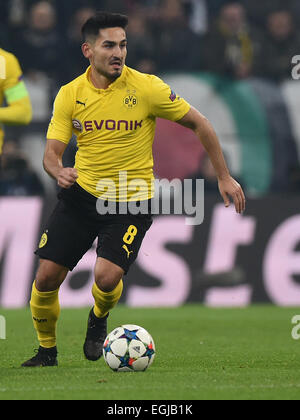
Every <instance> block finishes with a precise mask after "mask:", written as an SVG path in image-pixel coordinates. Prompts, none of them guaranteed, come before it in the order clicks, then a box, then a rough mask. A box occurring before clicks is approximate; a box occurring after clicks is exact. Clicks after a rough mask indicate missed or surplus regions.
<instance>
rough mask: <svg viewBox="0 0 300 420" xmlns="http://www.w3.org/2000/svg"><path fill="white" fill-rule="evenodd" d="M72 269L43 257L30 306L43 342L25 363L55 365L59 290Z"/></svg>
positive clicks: (36, 328)
mask: <svg viewBox="0 0 300 420" xmlns="http://www.w3.org/2000/svg"><path fill="white" fill-rule="evenodd" d="M68 272H69V269H68V268H65V267H62V266H60V265H58V264H56V263H54V262H52V261H48V260H41V261H40V266H39V269H38V272H37V275H36V279H35V281H34V283H33V286H32V292H31V300H30V309H31V314H32V320H33V325H34V328H35V330H36V332H37V336H38V340H39V343H40V347H39V351H38V353H37V354H36V356H34V357H33V358H32V359H30V360H28V361H27V362H25V363H23V365H22V366H23V367H36V366H56V365H57V348H56V325H57V321H58V318H59V315H60V305H59V298H58V292H59V288H60V286H61V284H62V283H63V281H64V280H65V278H66V276H67V274H68Z"/></svg>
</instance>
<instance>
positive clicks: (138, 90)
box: [23, 12, 245, 367]
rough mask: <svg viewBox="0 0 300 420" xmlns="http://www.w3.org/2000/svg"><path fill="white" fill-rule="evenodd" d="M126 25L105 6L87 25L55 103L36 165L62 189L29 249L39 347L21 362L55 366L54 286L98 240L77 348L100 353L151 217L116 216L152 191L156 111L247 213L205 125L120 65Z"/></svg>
mask: <svg viewBox="0 0 300 420" xmlns="http://www.w3.org/2000/svg"><path fill="white" fill-rule="evenodd" d="M127 23H128V19H127V17H126V16H123V15H117V14H108V13H104V12H98V13H97V14H96V15H95V16H94V17H92V18H90V19H89V20H88V21H87V22H86V23H85V25H84V26H83V29H82V33H83V39H84V43H83V45H82V51H83V54H84V56H85V57H86V58H87V59H88V60H89V61H90V66H89V67H88V69H87V71H86V73H85V74H83V75H81V76H79V77H78V78H77V79H75V80H74V81H72V82H71V83H69V84H67V85H65V86H63V87H62V88H61V90H60V91H59V93H58V95H57V97H56V100H55V105H54V112H53V117H52V120H51V122H50V125H49V130H48V133H47V145H46V150H45V156H44V167H45V170H46V171H47V172H48V174H49V175H50V176H51V177H53V178H54V179H55V180H56V181H57V183H58V185H59V186H60V187H61V188H62V189H61V192H60V193H59V202H58V204H57V207H56V208H55V210H54V213H53V215H52V216H51V218H50V220H49V223H48V225H47V227H46V230H45V232H44V234H43V236H42V239H41V242H40V245H39V249H38V251H37V255H38V256H39V257H40V266H39V269H38V272H37V275H36V278H35V281H34V283H33V288H32V295H31V301H30V307H31V312H32V317H33V322H34V326H35V329H36V331H37V335H38V339H39V343H40V347H39V350H38V352H37V354H36V355H35V356H34V357H33V358H32V359H30V360H28V361H27V362H25V363H24V364H23V366H24V367H35V366H56V365H57V347H56V324H57V320H58V318H59V313H60V306H59V298H58V294H59V288H60V286H61V284H62V283H63V281H64V280H65V278H66V275H67V274H68V272H69V271H70V270H73V269H74V267H75V266H76V264H77V263H78V261H79V260H80V259H81V258H82V256H83V255H84V254H85V253H86V252H87V251H88V249H89V248H91V246H92V244H93V243H94V241H95V239H96V238H98V247H97V260H96V264H95V282H94V285H93V289H92V294H93V297H94V300H95V305H94V307H93V308H92V309H91V311H90V313H89V318H88V326H87V333H86V338H85V342H84V354H85V357H86V358H87V359H88V360H92V361H96V360H98V359H99V358H100V357H101V355H102V348H103V342H104V339H105V337H106V335H107V317H108V315H109V312H110V311H111V310H112V309H113V307H114V306H115V305H116V304H117V302H118V301H119V299H120V297H121V294H122V289H123V280H122V279H123V277H124V275H125V274H127V273H128V270H129V268H130V266H131V264H132V263H133V262H134V261H135V259H136V257H137V254H138V251H139V249H140V246H141V243H142V240H143V238H144V236H145V234H146V232H147V230H148V229H149V228H150V226H151V223H152V216H151V213H148V214H141V213H140V214H137V215H134V214H133V213H132V212H127V213H126V214H123V211H121V207H122V206H121V204H122V203H128V202H130V203H132V202H135V204H136V206H138V205H140V206H141V207H143V206H144V207H145V203H146V206H147V205H149V203H150V199H151V198H152V197H153V189H152V183H153V170H152V168H153V157H152V143H153V138H154V132H155V120H156V118H157V117H161V118H165V119H169V120H172V121H176V122H178V123H179V124H182V125H184V126H185V127H189V128H191V129H192V130H194V132H195V133H196V134H197V136H198V137H199V139H200V140H201V141H202V143H203V145H204V147H205V148H206V150H207V152H208V154H209V156H210V158H211V160H212V163H213V165H214V167H215V169H216V173H217V176H218V179H219V187H220V192H221V194H222V196H223V198H224V201H225V205H226V206H229V204H230V197H232V198H233V199H234V202H235V207H236V211H237V212H238V213H242V212H243V211H244V209H245V197H244V193H243V191H242V188H241V186H240V185H239V184H238V183H237V182H236V181H235V180H234V179H233V178H232V177H231V176H230V174H229V171H228V168H227V166H226V163H225V160H224V157H223V153H222V150H221V147H220V144H219V141H218V139H217V136H216V134H215V132H214V130H213V128H212V126H211V125H210V123H209V122H208V121H207V120H206V119H205V118H204V117H203V116H202V115H201V114H200V113H199V112H198V111H197V110H196V109H194V108H192V107H191V106H190V105H189V104H188V103H187V102H186V101H185V100H184V99H182V98H180V97H178V96H177V95H176V94H175V93H174V92H172V90H171V89H170V87H169V86H167V85H166V84H165V83H164V82H163V81H162V80H161V79H159V78H158V77H155V76H153V75H147V74H142V73H139V72H137V71H135V70H133V69H131V68H129V67H127V66H126V65H125V59H126V54H127V40H126V32H125V29H126V27H127ZM174 42H176V40H174ZM72 133H75V135H76V136H77V143H78V152H77V155H76V164H75V168H64V167H63V164H62V156H63V154H64V151H65V149H66V146H67V144H68V142H69V141H70V138H71V136H72ZM124 173H126V176H124ZM120 174H122V176H120ZM141 180H142V182H141ZM137 184H138V185H139V186H140V188H138V189H136V185H137ZM112 186H115V188H112ZM137 190H138V191H137ZM97 199H98V200H97ZM99 203H101V204H102V205H100V206H99ZM103 203H104V204H105V203H106V204H108V203H109V204H111V203H117V204H116V207H117V212H116V214H114V213H113V212H108V214H103V213H102V212H101V211H100V212H99V211H97V209H98V210H99V208H103ZM110 208H111V207H110Z"/></svg>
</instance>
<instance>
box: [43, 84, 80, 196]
mask: <svg viewBox="0 0 300 420" xmlns="http://www.w3.org/2000/svg"><path fill="white" fill-rule="evenodd" d="M72 106H73V100H72V97H70V92H69V91H68V90H67V89H66V88H65V87H63V88H61V89H60V91H59V93H58V95H57V97H56V99H55V102H54V108H53V116H52V119H51V122H50V124H49V128H48V133H47V144H46V149H45V154H44V160H43V164H44V169H45V171H46V172H47V173H48V174H49V175H50V176H51V177H52V178H54V179H55V180H56V181H57V183H58V185H59V186H60V187H62V188H65V189H68V188H71V186H72V185H74V184H75V182H76V180H77V178H78V174H77V170H76V169H75V168H64V167H63V162H62V158H63V155H64V152H65V150H66V147H67V145H68V144H69V141H70V139H71V137H72V111H73V109H72Z"/></svg>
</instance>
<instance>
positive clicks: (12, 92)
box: [3, 54, 29, 105]
mask: <svg viewBox="0 0 300 420" xmlns="http://www.w3.org/2000/svg"><path fill="white" fill-rule="evenodd" d="M5 64H6V65H5V67H6V70H5V73H6V74H5V80H4V82H3V93H4V96H5V99H6V102H7V103H8V104H9V105H10V104H12V103H13V102H17V101H19V100H21V99H24V98H26V97H28V96H29V95H28V91H27V89H26V86H25V83H24V82H23V80H22V77H23V73H22V70H21V66H20V64H19V61H18V59H17V58H16V57H15V56H14V55H13V54H7V55H6V57H5Z"/></svg>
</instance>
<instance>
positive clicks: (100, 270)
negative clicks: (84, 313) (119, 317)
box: [83, 258, 124, 361]
mask: <svg viewBox="0 0 300 420" xmlns="http://www.w3.org/2000/svg"><path fill="white" fill-rule="evenodd" d="M123 275H124V270H123V269H122V268H121V267H119V266H117V265H116V264H114V263H112V262H110V261H108V260H106V259H104V258H98V259H97V262H96V266H95V283H94V285H93V290H92V293H93V297H94V299H95V306H94V308H92V309H91V311H90V314H89V318H88V328H87V334H86V339H85V343H84V347H83V350H84V354H85V357H86V358H87V359H88V360H91V361H96V360H98V359H99V357H101V355H102V348H103V343H104V340H105V338H106V336H107V318H108V314H109V311H111V310H112V309H113V308H114V307H115V306H116V304H117V303H118V301H119V300H120V297H121V295H122V291H123V280H122V277H123Z"/></svg>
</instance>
